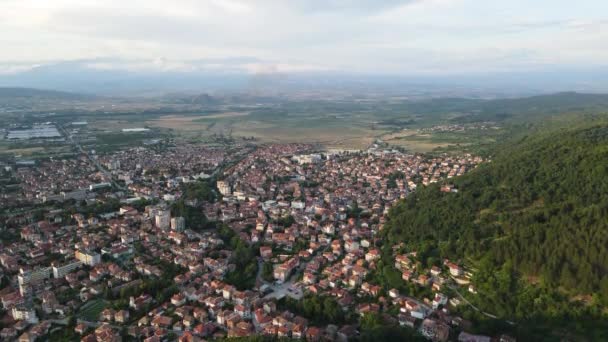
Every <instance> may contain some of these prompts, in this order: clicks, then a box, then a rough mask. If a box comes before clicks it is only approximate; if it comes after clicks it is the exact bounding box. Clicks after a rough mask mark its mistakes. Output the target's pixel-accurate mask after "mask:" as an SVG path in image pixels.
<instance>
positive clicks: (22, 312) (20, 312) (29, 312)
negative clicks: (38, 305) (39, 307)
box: [11, 305, 38, 324]
mask: <svg viewBox="0 0 608 342" xmlns="http://www.w3.org/2000/svg"><path fill="white" fill-rule="evenodd" d="M11 315H12V316H13V319H14V320H16V321H26V322H28V323H30V324H36V323H38V316H36V310H34V308H30V307H26V306H25V305H18V306H15V307H13V309H12V310H11Z"/></svg>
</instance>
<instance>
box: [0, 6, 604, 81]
mask: <svg viewBox="0 0 608 342" xmlns="http://www.w3.org/2000/svg"><path fill="white" fill-rule="evenodd" d="M0 44H1V46H2V48H0V74H3V73H4V74H6V73H19V72H22V71H25V70H29V69H31V68H32V67H36V66H40V65H46V64H51V63H57V62H64V61H84V62H86V63H87V66H88V67H90V68H95V69H102V70H104V69H114V70H121V69H124V70H132V71H146V70H155V71H184V72H187V71H192V70H228V71H231V70H236V71H245V72H249V73H260V72H273V71H281V72H310V71H315V72H317V71H319V72H322V71H343V72H357V73H378V74H404V75H405V74H450V73H487V72H510V71H518V72H521V71H526V70H544V69H559V68H570V69H576V68H586V69H593V68H595V67H598V68H599V67H605V66H606V64H608V63H607V61H608V1H606V0H578V1H569V0H568V1H567V0H504V1H502V0H501V1H499V0H386V1H382V0H353V1H347V0H164V1H162V0H103V1H99V0H93V1H89V0H40V1H38V0H0Z"/></svg>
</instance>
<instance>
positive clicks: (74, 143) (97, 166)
mask: <svg viewBox="0 0 608 342" xmlns="http://www.w3.org/2000/svg"><path fill="white" fill-rule="evenodd" d="M57 127H59V130H60V131H61V132H62V133H63V135H64V136H65V137H66V139H67V140H68V141H69V142H70V143H71V144H72V145H74V146H75V147H76V149H78V151H80V153H82V154H84V155H85V156H87V158H88V159H89V160H90V161H91V163H93V165H95V167H96V168H97V170H99V172H101V173H103V174H104V176H106V178H107V179H109V180H110V182H111V183H112V185H113V186H115V187H116V188H118V189H120V190H126V188H125V187H123V186H122V185H120V184H118V183H117V182H116V181H115V180H114V177H113V176H112V174H111V173H110V172H108V170H106V169H104V168H103V167H102V166H101V164H99V161H97V159H96V158H93V157H92V156H91V154H90V153H89V152H87V151H86V150H85V149H84V148H83V147H82V146H81V145H80V143H78V141H76V140H75V139H74V138H73V137H72V135H71V134H70V133H68V131H67V130H66V129H65V128H63V126H61V125H59V124H58V125H57Z"/></svg>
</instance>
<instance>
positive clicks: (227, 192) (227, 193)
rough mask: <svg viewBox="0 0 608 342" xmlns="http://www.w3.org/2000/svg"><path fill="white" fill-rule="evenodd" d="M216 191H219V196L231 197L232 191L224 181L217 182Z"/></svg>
mask: <svg viewBox="0 0 608 342" xmlns="http://www.w3.org/2000/svg"><path fill="white" fill-rule="evenodd" d="M216 185H217V189H218V190H219V191H220V194H222V195H224V196H230V195H232V189H231V188H230V183H228V182H226V181H217V184H216Z"/></svg>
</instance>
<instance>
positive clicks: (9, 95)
mask: <svg viewBox="0 0 608 342" xmlns="http://www.w3.org/2000/svg"><path fill="white" fill-rule="evenodd" d="M17 98H20V99H47V100H89V99H93V98H95V97H94V96H93V95H83V94H76V93H69V92H63V91H55V90H43V89H34V88H19V87H14V88H10V87H0V100H2V99H17Z"/></svg>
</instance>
